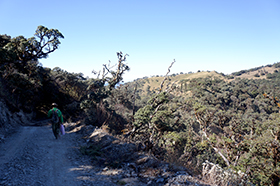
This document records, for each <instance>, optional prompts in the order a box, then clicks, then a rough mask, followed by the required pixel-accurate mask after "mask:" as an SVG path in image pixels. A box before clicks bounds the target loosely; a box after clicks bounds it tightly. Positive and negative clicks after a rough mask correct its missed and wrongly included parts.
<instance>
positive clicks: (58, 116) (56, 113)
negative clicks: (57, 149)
mask: <svg viewBox="0 0 280 186" xmlns="http://www.w3.org/2000/svg"><path fill="white" fill-rule="evenodd" d="M57 107H58V105H57V104H56V103H53V104H52V109H50V110H49V112H48V117H49V118H51V122H52V130H53V134H54V136H55V138H56V139H57V138H59V137H60V135H59V133H60V125H63V116H62V113H61V111H60V110H59V109H58V108H57Z"/></svg>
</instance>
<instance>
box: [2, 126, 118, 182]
mask: <svg viewBox="0 0 280 186" xmlns="http://www.w3.org/2000/svg"><path fill="white" fill-rule="evenodd" d="M78 139H79V138H78V137H77V134H76V133H74V132H71V131H66V135H64V136H62V137H61V138H60V139H58V140H56V139H55V138H54V136H53V134H52V131H51V126H50V125H48V126H40V127H38V126H37V127H33V126H32V127H31V126H28V127H20V128H19V130H18V132H17V133H15V134H13V135H12V136H11V137H9V138H7V139H5V142H4V143H2V144H0V185H7V186H9V185H11V186H12V185H29V186H33V185H34V186H60V185H67V186H76V185H115V184H114V183H112V182H111V180H110V179H109V177H106V176H104V175H101V174H98V172H100V170H98V168H97V167H94V166H92V165H90V160H89V159H87V158H88V157H86V156H81V155H80V153H79V150H78V148H79V143H78V141H77V140H78Z"/></svg>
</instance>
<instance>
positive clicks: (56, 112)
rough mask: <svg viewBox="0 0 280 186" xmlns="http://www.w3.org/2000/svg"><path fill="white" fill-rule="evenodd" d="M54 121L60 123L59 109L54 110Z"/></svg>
mask: <svg viewBox="0 0 280 186" xmlns="http://www.w3.org/2000/svg"><path fill="white" fill-rule="evenodd" d="M52 122H53V123H59V117H58V110H54V109H53V110H52Z"/></svg>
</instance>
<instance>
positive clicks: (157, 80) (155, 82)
mask: <svg viewBox="0 0 280 186" xmlns="http://www.w3.org/2000/svg"><path fill="white" fill-rule="evenodd" d="M279 69H280V62H278V63H275V64H273V65H266V66H260V67H255V68H251V69H248V70H241V71H238V72H233V73H232V74H229V75H224V74H223V73H218V72H216V71H201V72H196V73H185V74H177V75H176V74H172V75H168V77H167V80H166V82H165V83H164V87H163V88H166V86H170V85H172V84H173V85H175V86H177V85H181V84H182V83H183V82H186V81H189V80H191V79H194V78H219V79H223V80H225V81H233V80H235V79H238V78H241V79H271V78H273V74H275V73H278V71H280V70H279ZM163 80H164V76H153V77H144V78H138V79H136V80H134V81H133V82H129V83H126V85H129V86H131V87H135V85H136V84H137V92H138V93H139V94H140V95H148V94H151V93H155V92H156V91H157V90H159V88H160V85H161V83H162V81H163Z"/></svg>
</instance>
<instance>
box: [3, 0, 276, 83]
mask: <svg viewBox="0 0 280 186" xmlns="http://www.w3.org/2000/svg"><path fill="white" fill-rule="evenodd" d="M0 17H1V21H0V34H7V35H10V36H12V37H16V36H19V35H23V36H24V37H26V38H29V37H32V36H33V34H34V33H35V30H36V28H37V26H39V25H43V26H46V27H48V28H55V29H58V30H59V31H60V32H61V33H62V34H63V35H64V36H65V38H64V39H62V40H61V45H60V47H59V49H58V50H56V51H55V52H54V53H51V54H50V55H49V57H48V58H47V59H44V60H40V62H41V63H42V64H43V66H44V67H50V68H54V67H56V66H58V67H60V68H62V69H64V70H66V71H68V72H76V73H79V72H81V73H83V74H84V75H85V76H89V77H92V76H93V74H92V73H91V72H92V70H96V71H98V70H101V69H102V65H103V64H106V63H108V61H109V60H110V61H111V62H112V64H115V63H117V56H116V52H118V51H122V52H123V53H127V54H129V57H128V58H127V64H128V66H129V67H130V68H131V70H130V71H129V72H127V73H126V74H125V75H124V81H132V80H134V79H136V78H142V77H145V76H148V77H150V76H152V75H164V74H165V73H166V72H167V69H168V66H169V65H170V63H171V62H172V61H173V59H175V60H176V63H175V64H174V65H173V67H172V69H171V72H170V74H173V73H180V72H183V73H187V72H189V71H193V72H197V71H198V70H203V71H206V70H210V71H212V70H216V71H217V72H222V73H224V74H230V73H232V72H236V71H239V70H244V69H250V68H254V67H258V66H262V65H267V64H273V63H275V62H280V1H279V0H141V1H136V0H118V1H117V0H80V1H71V0H67V1H66V0H48V1H37V0H36V1H35V0H24V1H23V0H0Z"/></svg>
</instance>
